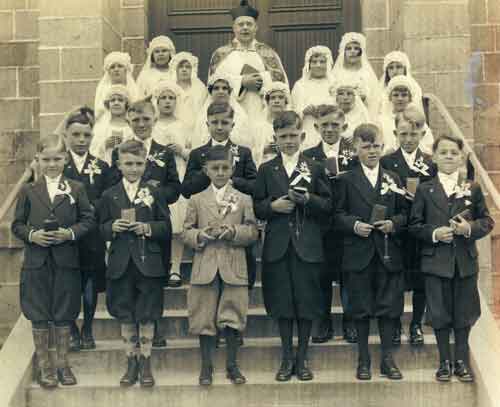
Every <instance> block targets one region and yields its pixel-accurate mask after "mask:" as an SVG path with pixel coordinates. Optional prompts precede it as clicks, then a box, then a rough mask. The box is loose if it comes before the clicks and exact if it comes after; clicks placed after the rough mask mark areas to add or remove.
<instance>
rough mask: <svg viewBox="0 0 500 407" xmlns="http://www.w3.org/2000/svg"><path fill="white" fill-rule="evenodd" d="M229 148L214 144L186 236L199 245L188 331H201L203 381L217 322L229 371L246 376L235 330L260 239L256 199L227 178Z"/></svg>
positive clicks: (242, 321) (241, 321) (236, 378)
mask: <svg viewBox="0 0 500 407" xmlns="http://www.w3.org/2000/svg"><path fill="white" fill-rule="evenodd" d="M233 168H234V165H233V157H232V153H231V150H228V149H226V148H224V147H223V146H215V147H210V149H209V150H208V151H207V156H206V165H205V167H204V171H205V172H206V174H207V176H208V177H209V178H210V181H211V184H210V185H209V186H208V188H207V189H205V190H204V191H202V192H200V193H199V194H196V195H194V196H192V197H191V199H190V200H189V203H188V209H187V214H186V220H185V223H184V233H183V239H184V242H185V243H186V244H187V245H188V246H190V247H191V248H193V249H194V250H195V254H194V259H193V271H192V273H191V287H190V288H189V293H188V307H189V331H190V332H191V333H192V334H195V335H199V338H200V350H201V359H202V363H201V372H200V377H199V382H200V384H201V385H210V384H212V373H213V365H212V352H213V350H214V348H215V341H214V340H213V339H214V338H215V335H216V333H217V328H219V329H220V330H221V331H223V332H224V334H225V338H226V341H227V354H226V356H227V357H226V374H227V377H228V378H229V379H230V380H231V382H232V383H234V384H243V383H245V382H246V379H245V376H243V374H242V373H241V372H240V370H239V367H238V363H237V349H238V342H237V334H236V333H237V332H242V331H243V330H244V329H245V325H246V315H247V310H248V290H247V286H248V272H247V263H246V257H245V247H247V246H249V245H250V244H252V243H254V242H255V241H256V240H257V237H258V232H257V227H256V223H255V215H254V213H253V207H252V199H251V198H250V197H249V196H248V195H245V194H243V193H241V192H239V191H237V190H236V189H234V187H233V186H232V185H231V184H230V183H229V180H230V178H231V174H232V173H233Z"/></svg>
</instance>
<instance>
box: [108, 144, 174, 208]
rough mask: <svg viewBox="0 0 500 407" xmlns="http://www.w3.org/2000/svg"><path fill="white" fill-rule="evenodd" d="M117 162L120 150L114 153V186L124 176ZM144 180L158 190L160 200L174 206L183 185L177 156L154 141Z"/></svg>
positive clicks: (112, 167) (112, 169)
mask: <svg viewBox="0 0 500 407" xmlns="http://www.w3.org/2000/svg"><path fill="white" fill-rule="evenodd" d="M117 160H118V150H117V149H115V150H114V151H113V153H112V162H113V165H112V166H111V171H112V185H114V184H117V183H118V182H120V181H121V179H122V174H121V172H120V170H119V169H118V167H117V165H116V164H117V163H116V162H117ZM142 179H143V180H144V181H145V182H147V183H148V185H149V186H151V187H154V188H155V189H157V190H158V193H159V195H158V196H159V198H160V199H161V200H162V201H163V202H164V203H165V204H166V205H170V204H173V203H174V202H176V201H177V199H179V195H180V192H181V183H180V181H179V174H178V173H177V166H176V165H175V156H174V154H173V153H172V152H171V151H170V150H169V149H167V148H165V147H164V146H162V145H161V144H158V143H157V142H155V141H154V140H153V141H152V142H151V148H150V150H149V154H148V157H147V162H146V170H145V171H144V175H143V176H142Z"/></svg>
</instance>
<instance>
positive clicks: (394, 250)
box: [335, 124, 407, 380]
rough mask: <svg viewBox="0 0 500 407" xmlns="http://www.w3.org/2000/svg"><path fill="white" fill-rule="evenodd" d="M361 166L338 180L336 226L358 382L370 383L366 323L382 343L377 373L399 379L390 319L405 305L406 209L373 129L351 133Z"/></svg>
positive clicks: (364, 126)
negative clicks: (355, 339)
mask: <svg viewBox="0 0 500 407" xmlns="http://www.w3.org/2000/svg"><path fill="white" fill-rule="evenodd" d="M353 144H354V147H355V149H356V155H357V156H358V158H359V162H360V165H359V166H357V167H356V168H354V169H353V170H351V171H349V172H346V173H344V174H342V175H340V176H339V177H338V178H337V179H336V188H335V192H336V198H337V202H336V215H335V227H336V229H338V230H340V231H341V232H342V233H343V234H344V256H343V258H342V269H343V271H344V276H345V278H346V279H347V290H348V293H349V299H350V301H351V305H352V313H353V318H354V321H355V324H356V329H357V331H358V349H359V361H358V368H357V371H356V377H357V378H358V379H359V380H370V379H371V366H370V365H371V361H370V353H369V350H368V334H369V330H370V318H374V317H375V318H377V320H378V327H379V334H380V340H381V350H382V352H381V353H382V357H381V364H380V372H381V374H382V375H384V376H387V377H388V378H389V379H394V380H397V379H401V378H402V374H401V372H400V371H399V369H398V367H397V366H396V363H395V362H394V359H393V357H392V353H391V347H392V344H391V336H392V329H393V321H394V318H396V317H398V316H399V312H400V309H401V303H402V302H403V292H404V286H403V275H402V273H401V272H402V270H403V260H402V256H401V251H400V248H399V246H400V242H399V241H397V239H398V235H399V234H400V233H401V231H402V230H403V229H404V228H405V227H406V222H407V204H406V202H405V198H404V194H405V192H404V190H403V189H402V188H401V184H400V181H399V178H398V176H397V175H396V174H394V173H392V172H390V171H387V170H385V169H383V168H382V167H381V166H380V164H379V160H380V157H381V155H382V151H383V148H384V145H383V142H382V136H381V134H380V130H379V129H378V127H377V126H375V125H373V124H362V125H360V126H358V127H357V128H356V129H355V130H354V135H353Z"/></svg>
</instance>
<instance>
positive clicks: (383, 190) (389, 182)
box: [380, 174, 405, 196]
mask: <svg viewBox="0 0 500 407" xmlns="http://www.w3.org/2000/svg"><path fill="white" fill-rule="evenodd" d="M391 192H395V193H397V194H400V195H403V196H404V195H405V191H404V189H402V188H399V187H398V184H396V181H395V180H394V178H392V177H391V176H390V175H388V174H382V184H381V186H380V195H386V194H388V193H391Z"/></svg>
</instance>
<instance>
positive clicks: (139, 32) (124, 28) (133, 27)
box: [121, 0, 378, 37]
mask: <svg viewBox="0 0 500 407" xmlns="http://www.w3.org/2000/svg"><path fill="white" fill-rule="evenodd" d="M377 1H378V0H377ZM121 16H122V18H121V21H122V25H121V32H122V35H123V36H124V37H142V36H144V34H145V32H144V29H145V26H146V24H145V22H146V16H145V15H144V9H143V8H123V9H121Z"/></svg>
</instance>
